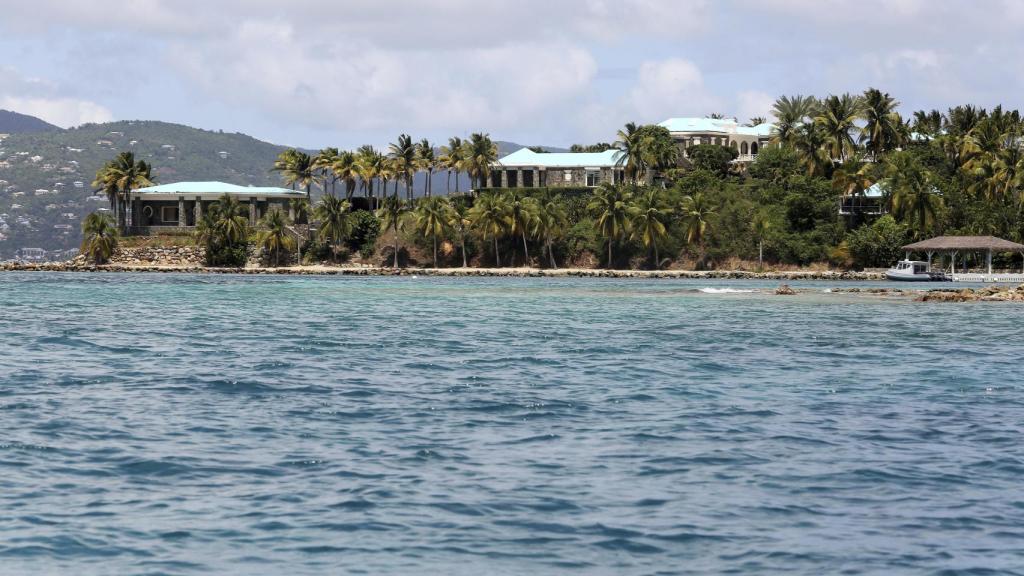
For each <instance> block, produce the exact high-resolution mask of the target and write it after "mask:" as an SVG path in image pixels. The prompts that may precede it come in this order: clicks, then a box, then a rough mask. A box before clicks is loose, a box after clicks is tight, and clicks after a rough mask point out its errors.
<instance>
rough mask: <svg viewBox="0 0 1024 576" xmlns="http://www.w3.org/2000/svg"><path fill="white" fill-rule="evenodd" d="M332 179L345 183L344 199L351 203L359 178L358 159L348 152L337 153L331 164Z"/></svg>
mask: <svg viewBox="0 0 1024 576" xmlns="http://www.w3.org/2000/svg"><path fill="white" fill-rule="evenodd" d="M331 172H332V173H333V174H334V177H335V178H337V179H339V180H341V181H342V182H344V183H345V199H346V200H349V201H351V200H352V194H354V193H355V191H356V181H357V180H358V179H359V177H360V172H359V157H358V156H356V155H355V154H354V153H352V152H349V151H347V150H346V151H343V152H339V153H338V155H337V156H336V157H335V159H334V162H333V163H332V164H331Z"/></svg>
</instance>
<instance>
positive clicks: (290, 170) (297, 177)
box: [271, 149, 316, 203]
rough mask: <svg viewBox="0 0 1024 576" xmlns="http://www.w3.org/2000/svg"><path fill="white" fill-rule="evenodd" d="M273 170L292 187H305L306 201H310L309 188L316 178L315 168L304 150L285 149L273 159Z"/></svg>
mask: <svg viewBox="0 0 1024 576" xmlns="http://www.w3.org/2000/svg"><path fill="white" fill-rule="evenodd" d="M271 170H272V171H274V172H280V173H281V176H282V177H283V178H284V183H285V184H286V185H289V186H291V187H292V189H294V188H295V187H296V186H302V187H304V188H305V189H306V201H307V202H310V203H312V195H311V188H312V186H313V181H314V180H315V179H316V168H314V166H313V159H312V158H311V157H310V156H309V154H306V153H305V152H300V151H298V150H295V149H289V150H285V151H284V152H281V153H280V154H278V156H277V160H275V161H274V167H273V168H271Z"/></svg>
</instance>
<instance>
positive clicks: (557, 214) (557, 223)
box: [533, 195, 569, 269]
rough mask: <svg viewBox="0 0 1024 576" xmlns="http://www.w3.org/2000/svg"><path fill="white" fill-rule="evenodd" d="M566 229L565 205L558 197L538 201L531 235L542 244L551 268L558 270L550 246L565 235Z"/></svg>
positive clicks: (547, 197) (567, 220)
mask: <svg viewBox="0 0 1024 576" xmlns="http://www.w3.org/2000/svg"><path fill="white" fill-rule="evenodd" d="M568 227H569V217H568V215H567V214H566V212H565V203H564V202H563V201H562V198H561V197H560V196H555V195H548V196H546V197H545V198H543V199H542V200H540V202H539V209H538V210H537V217H536V218H535V219H534V220H533V235H534V236H536V237H538V238H540V239H541V242H543V243H544V249H545V250H546V251H547V253H548V262H550V264H551V268H554V269H557V268H558V265H557V264H556V263H555V252H554V248H552V245H553V244H554V242H555V240H557V239H559V238H561V237H562V236H564V235H565V230H566V229H567V228H568Z"/></svg>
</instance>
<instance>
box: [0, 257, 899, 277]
mask: <svg viewBox="0 0 1024 576" xmlns="http://www.w3.org/2000/svg"><path fill="white" fill-rule="evenodd" d="M2 271H8V272H13V271H34V272H154V273H187V274H256V275H260V274H263V275H265V274H295V275H310V276H444V277H478V276H482V277H523V278H680V279H694V280H700V279H708V280H847V281H851V280H882V279H883V278H884V276H883V275H882V274H880V273H877V272H848V271H803V270H802V271H775V272H749V271H744V270H707V271H697V270H599V269H582V268H562V269H547V268H437V269H435V268H398V269H395V268H384V267H376V266H338V267H333V266H291V267H282V268H261V267H244V268H213V267H209V266H202V265H197V264H148V263H147V264H142V263H138V264H136V263H127V264H125V263H111V264H104V265H102V266H96V265H92V264H87V263H84V262H80V261H71V262H45V263H22V262H6V263H3V264H0V272H2Z"/></svg>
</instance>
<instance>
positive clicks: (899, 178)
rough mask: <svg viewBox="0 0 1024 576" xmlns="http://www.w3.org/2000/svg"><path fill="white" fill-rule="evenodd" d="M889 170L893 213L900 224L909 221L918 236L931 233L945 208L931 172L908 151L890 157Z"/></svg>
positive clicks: (887, 168)
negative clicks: (940, 211)
mask: <svg viewBox="0 0 1024 576" xmlns="http://www.w3.org/2000/svg"><path fill="white" fill-rule="evenodd" d="M885 170H886V176H887V177H888V186H889V192H890V196H889V200H890V206H891V209H892V214H893V215H894V216H895V217H896V218H897V220H899V221H903V222H909V223H910V224H911V226H913V227H914V228H915V230H914V232H915V235H916V236H918V237H920V236H923V235H925V234H927V233H928V231H930V230H931V229H932V228H933V227H934V226H935V222H936V219H937V216H938V212H939V210H941V209H942V197H941V196H940V195H939V194H938V193H937V190H936V189H935V185H934V183H933V176H932V174H931V172H929V171H928V170H927V169H926V168H925V167H924V166H922V165H921V164H920V163H919V162H918V161H917V160H915V159H914V158H913V157H912V156H911V155H910V154H908V153H906V152H899V153H896V154H892V155H890V156H889V158H888V160H887V162H886V167H885Z"/></svg>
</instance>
